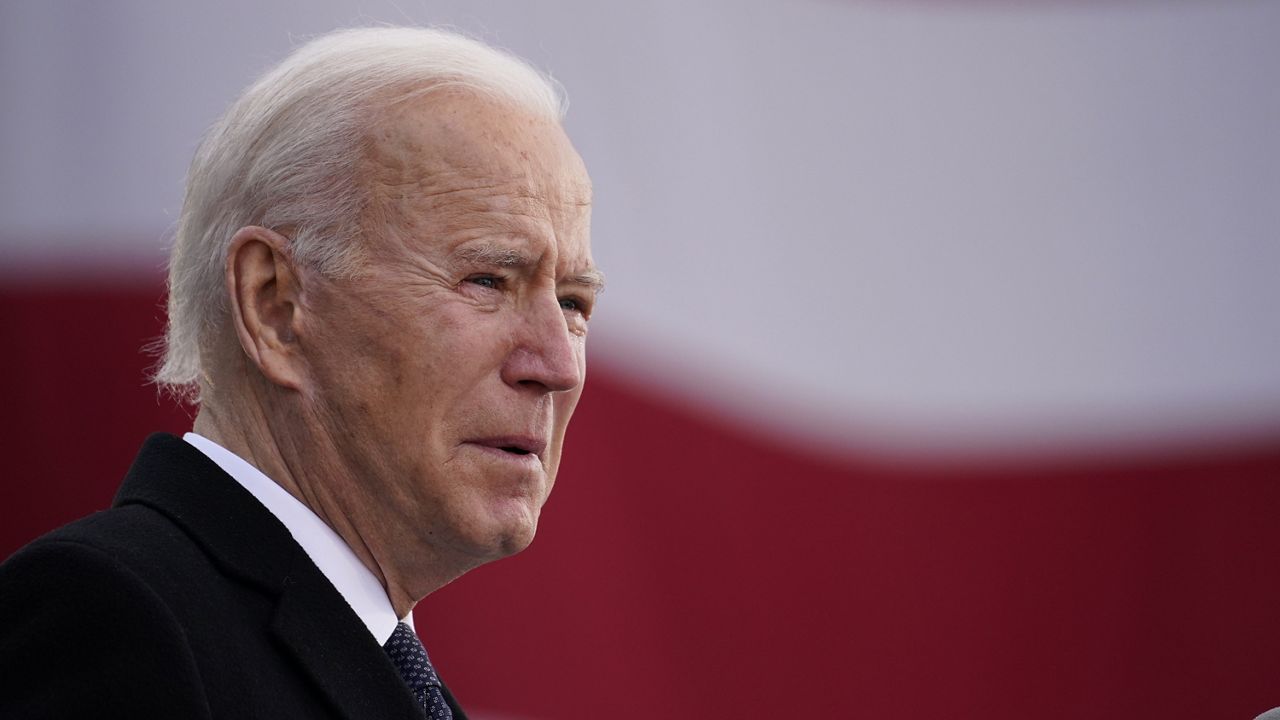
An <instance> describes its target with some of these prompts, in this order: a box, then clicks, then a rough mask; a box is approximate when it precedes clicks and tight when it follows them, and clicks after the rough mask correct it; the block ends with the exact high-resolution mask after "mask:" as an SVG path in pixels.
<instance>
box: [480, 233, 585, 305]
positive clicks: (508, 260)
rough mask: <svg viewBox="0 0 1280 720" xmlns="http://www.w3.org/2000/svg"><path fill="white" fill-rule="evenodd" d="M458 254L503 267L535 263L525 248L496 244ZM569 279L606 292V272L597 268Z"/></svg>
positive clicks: (483, 263) (576, 283)
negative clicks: (505, 246)
mask: <svg viewBox="0 0 1280 720" xmlns="http://www.w3.org/2000/svg"><path fill="white" fill-rule="evenodd" d="M457 255H458V257H459V258H461V259H462V260H465V261H467V262H473V263H479V264H482V265H492V266H495V267H502V268H525V267H532V266H533V265H534V264H535V261H534V258H533V256H532V255H530V254H529V253H527V252H525V251H523V250H520V249H518V248H504V247H498V246H496V245H471V246H469V247H465V248H462V249H461V250H459V251H458V253H457ZM567 281H568V282H570V283H573V284H575V285H582V286H584V287H587V288H590V289H591V290H592V291H593V292H595V293H596V294H597V295H599V294H600V293H602V292H604V273H602V272H600V271H599V270H597V269H596V268H588V269H586V270H584V271H582V272H580V273H576V274H574V275H572V276H570V277H569V278H568V279H567Z"/></svg>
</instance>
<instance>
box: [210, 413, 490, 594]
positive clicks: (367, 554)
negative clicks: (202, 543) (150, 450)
mask: <svg viewBox="0 0 1280 720" xmlns="http://www.w3.org/2000/svg"><path fill="white" fill-rule="evenodd" d="M229 395H232V397H230V398H227V397H215V398H210V400H207V401H204V402H202V404H201V407H200V413H198V414H197V415H196V421H195V425H193V428H192V429H193V430H195V432H196V433H198V434H201V436H204V437H206V438H209V439H211V441H214V442H216V443H218V445H220V446H223V447H225V448H227V450H229V451H232V452H234V454H236V455H238V456H241V457H242V459H244V460H246V461H247V462H250V464H251V465H253V466H255V468H257V469H259V470H260V471H261V473H262V474H264V475H266V477H268V478H270V479H271V480H273V482H275V483H276V484H278V486H280V487H282V488H284V489H285V491H287V492H288V493H289V495H292V496H293V497H294V498H297V500H298V501H300V502H301V503H302V505H305V506H307V509H310V510H311V511H312V512H315V514H316V516H317V518H320V520H321V521H324V523H325V524H326V525H329V528H332V529H333V530H334V532H335V533H337V534H338V536H339V537H340V538H342V539H343V542H346V543H347V546H348V547H349V548H351V550H352V552H355V553H356V557H358V559H360V561H361V564H362V565H365V568H367V569H369V571H370V573H372V574H374V577H375V578H378V582H379V583H380V584H381V585H383V589H384V591H385V592H387V598H388V600H389V601H390V603H392V607H393V610H394V611H396V615H397V616H398V618H404V616H406V615H408V614H410V612H411V611H412V610H413V606H415V605H416V603H417V601H419V600H421V598H422V597H424V596H426V594H429V593H430V592H433V591H435V589H438V588H439V587H443V585H444V584H447V583H449V582H451V580H453V579H454V578H457V577H458V575H461V574H462V573H465V571H466V570H467V569H470V568H460V569H454V570H452V571H451V570H444V571H440V570H442V569H448V568H452V564H449V562H447V561H445V559H443V557H439V556H438V555H436V552H435V548H417V550H419V551H417V552H407V551H408V550H411V548H403V547H397V539H398V538H397V537H394V534H393V536H392V537H384V534H385V533H381V532H379V528H380V525H381V524H380V521H379V519H378V518H371V516H367V514H365V512H361V509H362V505H361V489H360V488H358V487H353V486H352V483H351V478H352V477H357V475H358V473H357V471H352V470H348V469H347V465H348V464H347V462H343V460H342V457H340V456H339V454H338V452H337V450H335V447H334V443H333V442H332V439H330V433H328V432H325V429H324V428H323V427H319V425H317V424H316V423H315V421H314V420H312V419H311V415H308V414H305V413H298V411H296V410H294V411H287V410H285V407H287V406H288V405H289V402H288V400H282V398H279V397H275V396H273V395H271V393H270V389H268V391H266V392H265V393H255V392H250V393H238V395H237V393H229ZM266 409H274V410H276V413H274V414H271V413H269V411H268V410H266ZM361 516H365V520H366V521H365V523H360V521H358V519H360V518H361ZM402 556H403V557H408V559H411V560H412V561H413V568H410V569H407V571H404V570H401V569H399V568H397V566H396V565H394V564H393V562H390V559H394V557H402Z"/></svg>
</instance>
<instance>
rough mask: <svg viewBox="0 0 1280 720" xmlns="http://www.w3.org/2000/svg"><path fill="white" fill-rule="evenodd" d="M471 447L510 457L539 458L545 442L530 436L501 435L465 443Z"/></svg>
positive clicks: (545, 444) (545, 446)
mask: <svg viewBox="0 0 1280 720" xmlns="http://www.w3.org/2000/svg"><path fill="white" fill-rule="evenodd" d="M467 442H468V443H470V444H471V445H477V446H479V447H482V448H488V449H490V450H491V451H498V452H503V453H506V454H508V455H510V456H512V457H523V456H529V455H532V456H533V457H535V458H540V457H541V456H542V453H543V452H545V451H546V449H547V441H546V440H544V439H542V438H540V437H535V436H531V435H502V436H496V437H486V438H478V439H475V440H469V441H467Z"/></svg>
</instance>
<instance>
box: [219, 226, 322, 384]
mask: <svg viewBox="0 0 1280 720" xmlns="http://www.w3.org/2000/svg"><path fill="white" fill-rule="evenodd" d="M288 243H289V240H288V238H286V237H285V236H283V235H281V234H280V233H278V232H275V231H274V230H268V229H267V228H264V227H257V226H248V227H242V228H240V229H239V230H237V231H236V234H235V235H234V236H232V238H231V247H230V248H229V249H228V250H227V266H226V278H225V281H226V286H227V296H228V297H229V298H230V305H231V323H232V326H233V327H234V328H235V330H236V335H237V336H238V337H239V338H240V347H242V348H244V352H245V355H247V356H248V357H249V359H250V360H251V361H252V362H253V364H254V365H256V366H257V368H258V370H259V371H260V372H261V373H262V375H263V377H265V378H266V379H267V380H268V381H270V382H272V383H274V384H276V385H280V386H282V387H287V388H292V389H295V390H297V389H299V388H300V387H301V386H302V380H303V362H302V360H303V359H302V355H301V347H300V345H299V343H298V336H297V333H296V330H297V328H298V326H299V323H300V321H301V313H302V303H301V292H302V285H301V277H300V275H299V274H298V272H297V271H296V268H295V267H294V265H293V260H292V258H291V256H290V254H289V251H288Z"/></svg>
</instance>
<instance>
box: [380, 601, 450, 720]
mask: <svg viewBox="0 0 1280 720" xmlns="http://www.w3.org/2000/svg"><path fill="white" fill-rule="evenodd" d="M382 649H383V650H386V651H387V656H388V657H390V658H391V663H392V664H393V665H395V666H396V670H399V671H400V677H402V678H404V682H405V684H406V685H408V686H409V689H410V690H411V691H413V696H414V697H415V698H417V699H418V704H420V705H421V706H422V709H423V710H424V711H426V713H427V717H428V718H431V720H453V711H452V710H450V709H449V705H448V703H446V702H445V701H444V693H443V692H442V691H441V690H440V676H439V675H437V674H436V669H435V668H433V667H431V661H430V660H429V659H427V649H426V648H424V647H422V641H421V640H419V639H418V635H417V633H415V632H414V631H413V628H411V627H409V626H408V625H406V624H404V623H399V624H398V625H396V631H395V632H393V633H391V639H390V640H388V641H387V644H386V645H383V646H382Z"/></svg>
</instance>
